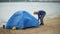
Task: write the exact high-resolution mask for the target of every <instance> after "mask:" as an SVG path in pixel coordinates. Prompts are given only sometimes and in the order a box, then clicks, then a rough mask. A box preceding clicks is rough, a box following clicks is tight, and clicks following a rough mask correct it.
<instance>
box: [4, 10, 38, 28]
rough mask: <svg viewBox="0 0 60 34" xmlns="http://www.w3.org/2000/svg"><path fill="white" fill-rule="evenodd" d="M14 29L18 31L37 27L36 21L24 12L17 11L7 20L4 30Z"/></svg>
mask: <svg viewBox="0 0 60 34" xmlns="http://www.w3.org/2000/svg"><path fill="white" fill-rule="evenodd" d="M14 26H15V27H16V28H18V29H22V28H26V27H32V26H36V27H37V26H39V23H38V20H37V19H36V18H35V17H33V16H32V15H30V14H29V13H28V12H26V11H17V12H16V13H14V14H13V15H12V16H11V18H10V19H9V20H8V22H7V24H6V26H5V28H6V29H11V28H12V27H14Z"/></svg>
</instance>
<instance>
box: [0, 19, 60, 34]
mask: <svg viewBox="0 0 60 34" xmlns="http://www.w3.org/2000/svg"><path fill="white" fill-rule="evenodd" d="M44 24H45V25H43V26H40V27H37V28H27V29H24V30H21V29H20V30H6V29H3V28H0V34H60V18H54V19H44Z"/></svg>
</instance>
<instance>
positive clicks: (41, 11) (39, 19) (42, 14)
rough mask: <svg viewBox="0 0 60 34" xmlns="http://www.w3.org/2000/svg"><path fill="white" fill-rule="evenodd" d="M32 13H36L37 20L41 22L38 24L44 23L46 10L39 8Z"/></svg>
mask: <svg viewBox="0 0 60 34" xmlns="http://www.w3.org/2000/svg"><path fill="white" fill-rule="evenodd" d="M34 14H38V21H39V22H41V23H40V25H44V23H43V18H44V16H45V15H46V12H45V11H43V10H39V11H38V12H34Z"/></svg>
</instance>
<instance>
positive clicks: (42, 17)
mask: <svg viewBox="0 0 60 34" xmlns="http://www.w3.org/2000/svg"><path fill="white" fill-rule="evenodd" d="M44 16H45V14H44V15H41V19H40V21H41V24H40V25H44V23H43V19H44Z"/></svg>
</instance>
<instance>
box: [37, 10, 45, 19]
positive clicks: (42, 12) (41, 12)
mask: <svg viewBox="0 0 60 34" xmlns="http://www.w3.org/2000/svg"><path fill="white" fill-rule="evenodd" d="M45 14H46V12H45V11H43V10H41V11H39V12H38V17H39V18H41V16H42V15H45Z"/></svg>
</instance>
